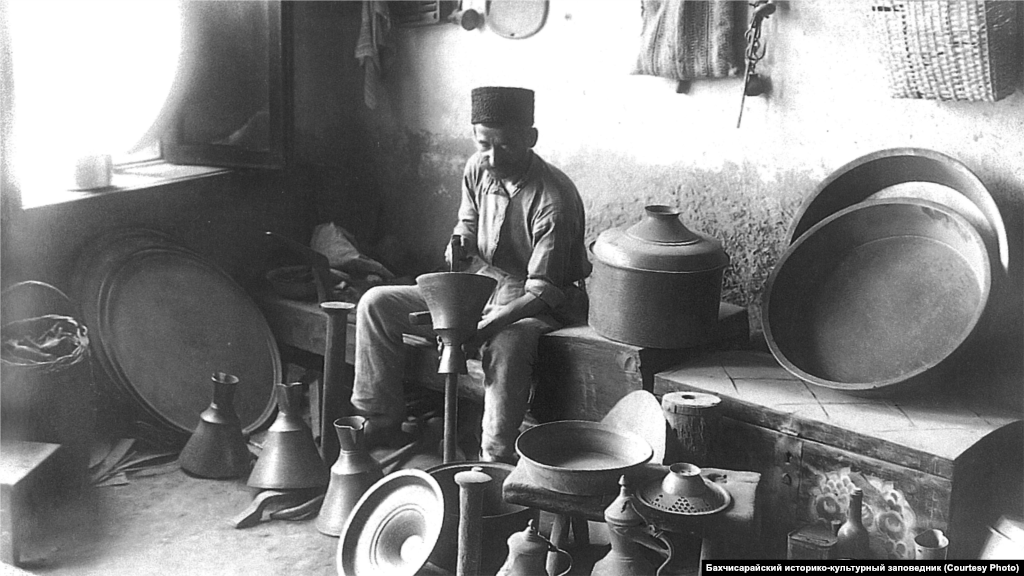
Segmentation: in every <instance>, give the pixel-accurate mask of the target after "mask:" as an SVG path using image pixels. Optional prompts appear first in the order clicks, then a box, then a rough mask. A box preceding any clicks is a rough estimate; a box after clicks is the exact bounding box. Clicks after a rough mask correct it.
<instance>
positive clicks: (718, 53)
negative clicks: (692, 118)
mask: <svg viewBox="0 0 1024 576" xmlns="http://www.w3.org/2000/svg"><path fill="white" fill-rule="evenodd" d="M642 10H643V13H642V16H643V29H642V32H641V34H640V49H639V54H638V55H637V61H636V65H635V67H634V69H633V74H642V75H648V76H661V77H664V78H671V79H673V80H695V79H699V78H722V77H726V76H732V75H735V74H738V73H739V71H740V70H742V61H743V59H742V55H743V28H744V27H743V18H744V17H745V14H746V5H745V3H743V2H734V1H731V0H710V1H706V0H644V2H643V4H642Z"/></svg>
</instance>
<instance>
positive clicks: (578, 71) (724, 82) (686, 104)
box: [369, 0, 1024, 391]
mask: <svg viewBox="0 0 1024 576" xmlns="http://www.w3.org/2000/svg"><path fill="white" fill-rule="evenodd" d="M777 5H778V10H777V12H776V13H775V14H774V15H773V16H771V17H770V18H769V19H768V20H767V21H766V23H765V26H764V30H763V35H762V40H763V41H764V43H765V44H766V45H767V54H766V57H765V59H764V60H763V61H761V63H760V64H759V65H758V71H759V72H760V73H762V74H763V75H767V76H769V77H770V79H771V83H772V91H771V93H770V95H768V96H762V97H753V98H747V100H746V109H745V111H744V113H743V122H742V125H741V127H739V128H737V126H736V123H737V115H738V113H739V108H740V89H741V83H742V82H741V79H740V78H739V77H735V78H726V79H717V80H705V81H696V82H693V84H692V86H691V88H690V90H689V92H688V93H683V94H680V93H677V92H676V82H675V81H674V80H670V79H665V78H658V77H651V76H639V75H633V74H631V71H632V69H633V66H634V62H635V59H636V54H637V49H638V45H639V42H638V41H639V34H640V30H641V12H640V2H638V1H626V0H551V1H550V8H549V12H548V16H547V20H546V23H545V25H544V27H543V29H541V30H540V31H539V32H538V33H537V34H536V35H534V36H531V37H529V38H522V39H506V38H503V37H501V36H499V35H498V34H496V33H494V31H492V30H489V29H488V28H487V27H486V26H484V28H482V29H478V30H474V31H465V30H463V29H461V28H459V27H457V26H454V25H449V24H444V25H435V26H427V27H420V28H401V29H399V30H398V33H397V39H396V50H395V52H394V54H393V57H392V58H390V59H389V60H388V61H386V64H387V69H386V82H387V86H388V96H389V99H390V101H389V102H387V103H385V104H384V105H382V106H380V107H378V109H377V110H375V111H373V112H372V114H371V125H372V128H371V138H370V139H371V141H370V142H369V144H370V145H371V148H372V150H373V154H374V158H375V162H376V166H375V169H376V170H377V172H378V178H379V180H380V182H381V183H382V202H385V203H386V205H387V206H388V211H389V215H388V219H389V220H388V224H387V228H388V229H389V230H391V231H394V234H395V235H401V236H402V237H404V238H407V240H402V241H401V242H402V243H404V246H403V250H404V252H402V258H400V259H399V260H401V263H399V264H398V266H399V267H403V266H404V267H406V268H410V267H411V268H418V270H415V271H423V270H427V269H430V268H431V267H434V266H437V265H440V264H441V263H442V260H441V253H442V250H443V247H444V244H445V240H446V238H447V235H448V234H450V232H451V228H452V225H453V224H454V217H455V216H454V214H455V210H456V207H457V205H458V198H459V186H460V181H461V172H462V166H463V164H464V162H465V160H466V158H467V157H468V156H469V155H470V154H471V153H472V151H473V148H472V144H471V142H470V140H469V135H470V124H469V116H470V109H469V108H470V99H469V93H470V90H471V89H472V88H473V87H475V86H480V85H520V86H526V87H530V88H533V89H534V90H536V92H537V99H536V121H537V126H538V128H539V130H540V140H539V142H538V145H537V147H536V151H537V152H538V153H539V154H540V155H541V156H542V157H544V158H545V159H547V160H548V161H550V162H552V163H554V164H556V165H558V166H560V167H561V168H562V169H563V170H564V171H565V172H566V173H567V174H568V175H569V176H570V177H571V178H573V179H574V181H575V182H576V184H577V186H578V187H579V190H580V192H581V194H582V196H583V199H584V202H585V204H586V208H587V212H588V236H589V237H590V238H594V237H596V236H597V234H599V233H600V232H601V231H602V230H604V229H606V228H608V227H612V226H621V225H625V224H628V223H632V222H634V221H636V220H638V219H639V218H640V216H641V214H642V211H643V210H642V208H643V206H644V205H646V204H650V203H664V204H671V205H676V206H678V207H680V208H681V211H682V213H683V220H684V222H686V223H687V224H688V225H690V226H692V227H694V228H696V229H699V230H703V231H704V232H707V233H710V234H712V235H714V236H716V237H719V238H721V239H722V240H723V242H724V243H725V246H726V249H727V251H728V252H729V253H730V255H731V256H732V259H733V263H732V266H731V267H730V269H729V270H728V271H727V274H726V279H725V299H726V300H729V301H731V302H734V303H737V304H743V305H748V306H750V307H751V310H752V312H753V314H752V317H753V318H754V322H753V323H754V326H753V328H754V330H755V331H756V330H757V329H758V327H759V316H758V312H759V310H758V303H759V300H760V296H761V292H762V291H763V286H764V281H765V280H766V279H767V276H768V274H769V273H770V271H771V268H772V266H773V265H774V263H775V261H776V260H777V258H778V256H779V255H780V253H781V249H782V247H783V246H784V244H783V243H782V240H783V235H784V233H785V231H786V228H787V227H788V226H789V224H790V222H791V219H792V216H793V214H794V212H795V211H796V209H797V208H798V207H799V204H800V202H801V201H802V200H803V198H804V197H806V196H807V195H809V194H811V193H812V192H813V190H814V188H815V186H816V185H817V184H818V183H820V182H821V181H822V180H823V179H824V178H825V177H827V176H828V175H829V174H830V173H831V172H832V171H834V170H836V169H837V168H839V167H840V166H842V165H843V164H845V163H847V162H849V161H851V160H853V159H855V158H858V157H860V156H862V155H864V154H867V153H870V152H873V151H876V150H880V149H885V148H893V147H904V146H913V147H923V148H930V149H933V150H937V151H939V152H943V153H945V154H948V155H950V156H953V157H954V158H957V159H959V160H960V161H962V162H963V163H964V164H966V165H967V166H968V167H969V168H970V169H971V170H972V171H974V172H975V173H976V174H977V175H978V176H979V177H980V178H981V179H982V181H983V182H984V183H985V184H986V186H987V187H988V188H989V190H990V191H991V193H992V195H993V196H994V197H995V199H996V201H997V203H998V204H999V206H1000V209H1001V211H1002V215H1003V218H1004V220H1005V222H1006V225H1007V227H1008V229H1009V233H1010V245H1011V252H1012V255H1011V260H1012V262H1011V276H1012V281H1011V286H1012V291H1011V293H1012V294H1013V296H1012V297H1011V298H1010V299H1009V301H1008V303H1006V304H1003V305H1004V306H1006V307H1007V310H1008V311H1009V312H1010V314H1000V315H999V316H1001V317H1004V318H1005V317H1009V318H1011V319H1012V320H1009V321H1008V322H1009V324H1008V325H1009V326H1010V327H1011V330H1010V333H1011V334H1013V336H1011V337H1010V340H1009V342H1010V345H1009V347H1008V353H1009V354H1011V355H1016V356H1019V355H1020V354H1021V345H1020V338H1019V336H1018V334H1019V324H1020V321H1019V318H1020V309H1021V308H1022V307H1024V306H1022V305H1024V302H1021V298H1020V296H1019V294H1021V293H1022V292H1021V289H1020V286H1021V282H1020V277H1021V274H1020V270H1021V221H1022V218H1021V214H1022V206H1024V92H1022V91H1021V90H1018V91H1017V92H1015V93H1014V94H1012V95H1011V96H1009V97H1007V98H1005V99H1003V100H1001V101H999V102H994V103H966V102H939V101H931V100H909V99H893V98H891V97H890V96H889V94H888V91H887V86H886V83H885V77H884V68H883V65H882V63H881V61H880V56H879V51H878V50H877V48H876V46H875V44H874V43H873V40H872V35H871V29H870V26H869V25H870V22H869V20H868V17H869V15H870V5H871V4H870V2H867V1H863V0H856V1H849V2H834V1H826V0H797V1H792V2H784V1H780V2H777ZM463 6H464V7H473V8H475V9H477V10H479V11H481V12H483V11H484V10H485V8H486V6H485V2H483V1H482V0H473V1H472V2H464V3H463ZM398 231H401V232H398ZM1014 363H1015V364H1016V361H1015V362H1014ZM1018 374H1019V373H1018ZM1017 388H1018V391H1019V383H1018V385H1017Z"/></svg>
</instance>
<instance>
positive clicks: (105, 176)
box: [75, 154, 114, 190]
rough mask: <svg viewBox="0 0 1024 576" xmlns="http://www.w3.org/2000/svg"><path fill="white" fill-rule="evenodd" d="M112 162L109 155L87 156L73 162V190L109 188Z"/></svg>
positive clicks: (112, 168)
mask: <svg viewBox="0 0 1024 576" xmlns="http://www.w3.org/2000/svg"><path fill="white" fill-rule="evenodd" d="M113 171H114V162H113V160H112V159H111V158H110V154H89V155H86V156H79V157H78V159H77V160H75V189H77V190H94V189H96V188H106V187H108V186H110V178H111V175H112V174H113Z"/></svg>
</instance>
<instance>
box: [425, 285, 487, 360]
mask: <svg viewBox="0 0 1024 576" xmlns="http://www.w3.org/2000/svg"><path fill="white" fill-rule="evenodd" d="M497 284H498V283H497V281H495V280H494V279H493V278H489V277H487V276H481V275H479V274H469V273H466V272H435V273H433V274H423V275H421V276H419V277H417V278H416V285H417V286H419V287H420V292H422V293H423V298H424V299H425V300H426V301H427V308H429V309H430V320H431V323H432V324H433V326H434V331H435V332H437V334H438V336H440V337H441V343H442V344H444V350H443V351H442V353H441V359H440V362H439V365H438V369H437V371H438V372H439V373H441V374H465V373H466V358H465V356H464V355H463V353H462V344H464V343H465V342H466V341H468V340H469V339H470V338H472V337H473V335H474V334H476V327H477V323H479V322H480V316H481V314H482V313H483V310H484V306H486V305H487V301H488V300H490V298H491V292H493V291H494V287H495V286H497Z"/></svg>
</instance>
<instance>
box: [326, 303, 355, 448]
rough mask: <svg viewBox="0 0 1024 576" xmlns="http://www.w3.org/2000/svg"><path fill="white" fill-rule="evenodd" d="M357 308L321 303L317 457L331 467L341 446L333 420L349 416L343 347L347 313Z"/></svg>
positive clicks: (345, 340)
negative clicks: (324, 328) (324, 318)
mask: <svg viewBox="0 0 1024 576" xmlns="http://www.w3.org/2000/svg"><path fill="white" fill-rule="evenodd" d="M355 307H356V305H355V304H352V303H350V302H334V301H331V302H321V303H320V309H321V310H323V311H324V312H325V313H327V342H326V343H325V344H324V377H323V378H322V379H321V384H320V385H321V394H320V456H321V457H322V458H323V459H324V462H327V465H328V466H330V465H332V464H334V461H335V460H337V459H338V453H339V451H340V447H339V446H338V436H337V433H336V432H335V431H334V420H335V419H336V418H341V417H342V416H348V415H350V414H351V413H352V409H351V407H350V405H349V398H350V397H351V395H352V391H351V390H349V389H348V387H347V386H346V385H345V382H344V380H343V375H344V374H345V348H346V346H347V345H348V342H347V337H348V332H347V331H348V314H349V312H351V311H352V310H353V309H354V308H355Z"/></svg>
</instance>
